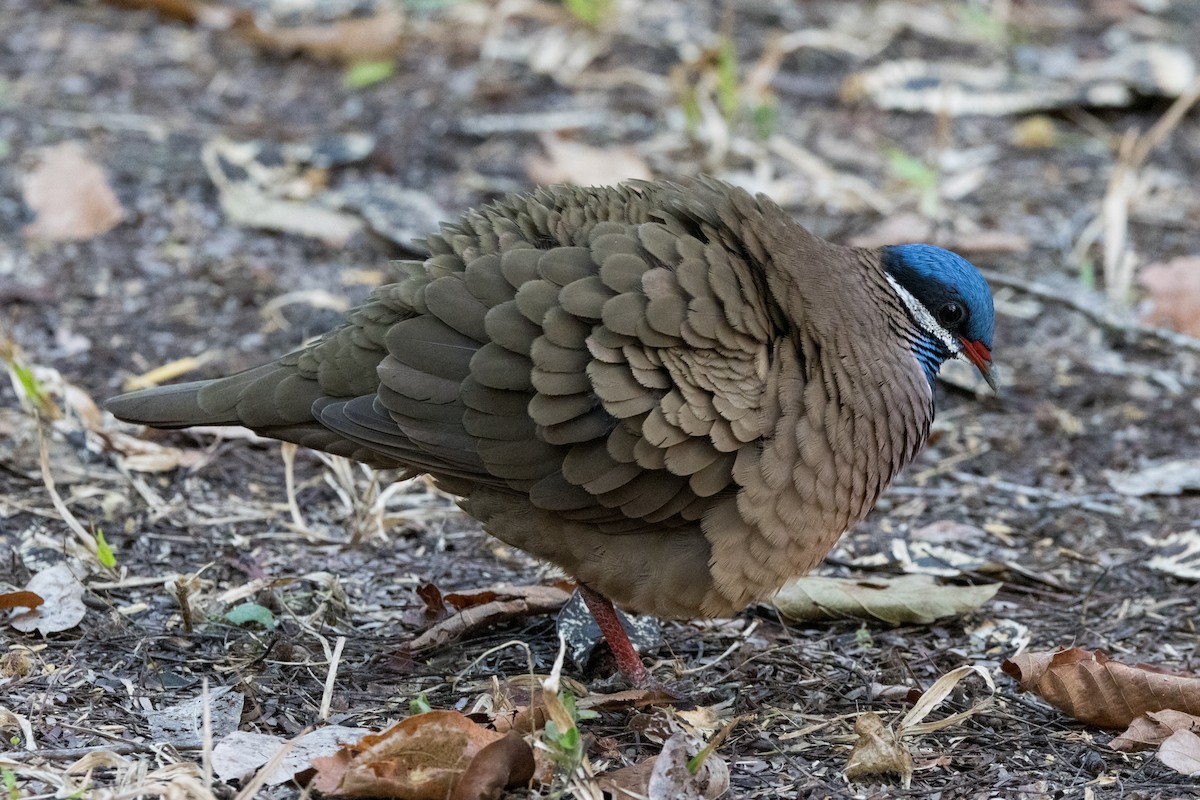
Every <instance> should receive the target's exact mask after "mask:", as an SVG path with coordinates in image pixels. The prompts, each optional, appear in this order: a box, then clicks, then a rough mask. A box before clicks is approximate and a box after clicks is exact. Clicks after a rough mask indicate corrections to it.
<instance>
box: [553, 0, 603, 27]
mask: <svg viewBox="0 0 1200 800" xmlns="http://www.w3.org/2000/svg"><path fill="white" fill-rule="evenodd" d="M563 4H564V5H565V6H566V7H567V10H568V11H570V12H571V13H572V14H573V15H574V16H575V19H577V20H579V21H580V22H583V23H586V24H588V25H591V26H592V27H596V26H598V25H599V24H600V23H601V22H603V21H604V19H605V17H607V16H608V12H609V10H610V6H611V4H612V0H564V3H563Z"/></svg>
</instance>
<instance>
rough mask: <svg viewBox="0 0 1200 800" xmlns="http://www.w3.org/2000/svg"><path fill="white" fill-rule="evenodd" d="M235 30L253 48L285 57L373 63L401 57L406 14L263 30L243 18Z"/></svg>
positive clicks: (387, 13) (389, 13)
mask: <svg viewBox="0 0 1200 800" xmlns="http://www.w3.org/2000/svg"><path fill="white" fill-rule="evenodd" d="M234 30H235V31H237V33H238V34H239V35H240V36H241V37H242V38H243V39H245V40H247V41H248V42H250V43H251V44H255V45H257V46H259V47H262V48H264V49H267V50H273V51H275V52H278V53H282V54H285V55H290V54H292V53H303V54H305V55H308V56H312V57H313V58H317V59H321V60H323V61H344V62H351V61H371V60H375V59H385V58H393V57H395V56H396V55H397V54H398V52H399V50H400V42H401V37H402V35H403V33H404V14H403V13H402V12H401V11H399V10H397V9H388V10H386V11H380V12H378V13H376V14H373V15H371V16H368V17H354V18H351V19H342V20H336V21H334V22H329V23H326V24H323V25H297V26H295V27H288V28H284V27H269V26H260V25H258V24H257V23H256V22H254V21H253V20H252V19H245V18H242V19H239V20H238V22H237V24H235V25H234Z"/></svg>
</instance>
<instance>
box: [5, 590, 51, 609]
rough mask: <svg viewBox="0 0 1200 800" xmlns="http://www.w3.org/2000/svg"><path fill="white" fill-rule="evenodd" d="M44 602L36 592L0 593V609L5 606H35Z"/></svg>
mask: <svg viewBox="0 0 1200 800" xmlns="http://www.w3.org/2000/svg"><path fill="white" fill-rule="evenodd" d="M44 602H46V601H45V600H44V599H43V598H42V596H41V595H39V594H37V593H36V592H5V593H4V594H0V610H2V609H6V608H37V607H38V606H40V605H41V604H42V603H44Z"/></svg>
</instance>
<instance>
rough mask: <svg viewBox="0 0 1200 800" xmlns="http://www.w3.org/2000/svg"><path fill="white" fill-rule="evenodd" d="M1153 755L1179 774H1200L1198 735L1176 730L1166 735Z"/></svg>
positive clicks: (1199, 742) (1199, 737)
mask: <svg viewBox="0 0 1200 800" xmlns="http://www.w3.org/2000/svg"><path fill="white" fill-rule="evenodd" d="M1155 757H1156V758H1157V759H1158V760H1159V761H1161V762H1162V763H1164V764H1166V765H1167V766H1168V767H1170V768H1171V769H1173V770H1175V771H1176V772H1178V773H1179V774H1181V775H1187V776H1189V777H1193V776H1198V775H1200V736H1197V735H1196V734H1194V733H1192V732H1191V731H1176V732H1175V733H1172V734H1171V735H1170V736H1168V737H1167V740H1166V741H1165V742H1163V743H1162V746H1161V747H1159V748H1158V752H1157V753H1155Z"/></svg>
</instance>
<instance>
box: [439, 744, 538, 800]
mask: <svg viewBox="0 0 1200 800" xmlns="http://www.w3.org/2000/svg"><path fill="white" fill-rule="evenodd" d="M536 769H537V765H536V764H535V763H534V760H533V748H531V747H530V746H529V745H528V744H526V742H525V740H524V739H522V738H521V735H520V734H518V733H514V732H511V731H510V732H509V733H508V734H506V735H505V736H504V737H502V738H500V739H497V740H496V741H494V742H492V743H491V744H489V745H487V746H486V747H484V748H483V749H482V750H480V751H479V754H478V755H476V756H475V757H474V758H473V759H471V763H470V764H469V765H467V769H466V771H465V772H463V774H462V778H460V779H459V781H458V784H457V785H456V786H455V787H454V792H453V793H452V794H451V795H450V800H487V799H488V798H493V797H498V796H499V795H500V792H501V791H502V790H503V789H505V788H508V787H516V786H524V785H525V784H528V783H529V782H530V781H531V780H532V779H533V773H534V771H535V770H536Z"/></svg>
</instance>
